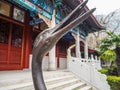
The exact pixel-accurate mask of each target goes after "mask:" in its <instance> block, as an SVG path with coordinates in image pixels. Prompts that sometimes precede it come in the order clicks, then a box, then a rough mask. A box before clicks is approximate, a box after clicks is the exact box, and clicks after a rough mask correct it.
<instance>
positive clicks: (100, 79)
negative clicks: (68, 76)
mask: <svg viewBox="0 0 120 90" xmlns="http://www.w3.org/2000/svg"><path fill="white" fill-rule="evenodd" d="M73 47H75V45H74V46H71V47H70V48H69V49H68V56H67V59H68V69H69V70H70V71H71V72H73V73H74V74H75V75H76V76H78V77H79V78H80V79H81V80H83V81H86V82H87V83H89V84H90V85H92V86H93V87H95V88H96V89H97V90H110V86H109V85H108V83H107V81H106V79H107V77H106V75H104V74H101V73H100V72H98V67H97V66H96V65H97V64H98V63H100V61H99V60H98V61H97V60H90V59H88V61H87V60H86V59H80V58H76V57H72V56H71V49H72V48H73ZM99 65H100V64H99ZM96 68H97V69H96Z"/></svg>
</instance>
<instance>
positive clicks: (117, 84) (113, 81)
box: [107, 76, 120, 90]
mask: <svg viewBox="0 0 120 90" xmlns="http://www.w3.org/2000/svg"><path fill="white" fill-rule="evenodd" d="M107 81H108V83H109V85H110V87H111V90H120V77H117V76H108V77H107Z"/></svg>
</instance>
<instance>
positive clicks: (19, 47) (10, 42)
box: [0, 0, 104, 70]
mask: <svg viewBox="0 0 120 90" xmlns="http://www.w3.org/2000/svg"><path fill="white" fill-rule="evenodd" d="M82 1H83V0H0V70H23V69H28V68H31V59H32V47H33V44H34V40H35V38H36V36H37V35H38V34H39V33H41V32H42V31H43V30H45V29H47V28H52V27H54V26H55V25H57V24H58V23H60V22H61V21H62V20H63V19H64V18H65V17H66V16H67V15H68V14H69V13H71V11H72V10H73V9H75V7H77V5H78V4H80V3H82ZM88 10H89V9H88V7H87V6H85V7H84V9H83V12H86V11H88ZM83 12H81V14H82V13H83ZM103 28H104V27H102V26H101V25H100V24H99V23H98V21H97V20H96V18H95V17H94V16H93V15H90V17H89V18H88V19H86V20H85V21H84V22H82V23H81V24H79V25H78V26H77V27H75V28H74V29H72V30H69V32H68V33H67V34H66V35H64V36H63V37H62V38H61V39H60V40H59V41H58V43H57V44H56V45H55V46H54V48H53V49H52V50H51V51H50V52H49V53H48V54H47V55H46V56H45V57H44V60H43V70H57V69H65V68H67V59H66V57H67V49H68V48H69V47H70V46H71V45H73V44H75V43H76V42H78V43H79V44H80V45H79V46H78V50H80V53H79V55H78V56H80V58H89V57H90V55H92V54H95V51H94V50H92V49H90V48H88V46H89V45H88V44H87V43H88V42H87V40H86V39H87V36H88V34H89V33H93V32H97V31H99V30H102V29H103ZM77 36H79V41H77ZM76 44H77V43H76ZM75 52H77V50H76V49H73V50H72V55H73V56H77V55H76V54H75Z"/></svg>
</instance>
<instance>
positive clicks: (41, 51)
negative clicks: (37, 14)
mask: <svg viewBox="0 0 120 90" xmlns="http://www.w3.org/2000/svg"><path fill="white" fill-rule="evenodd" d="M86 3H87V1H84V2H82V3H81V4H79V5H78V6H77V7H76V8H75V9H74V10H73V11H72V12H71V13H70V14H69V15H68V16H67V17H66V18H65V19H64V20H63V21H61V22H60V23H59V24H58V25H57V26H56V27H54V28H50V29H46V30H44V31H43V32H41V33H40V34H39V35H38V36H37V37H36V39H35V42H34V46H33V57H32V78H33V83H34V88H35V90H47V88H46V86H45V83H44V79H43V74H42V60H43V57H44V55H45V54H46V53H48V51H49V50H50V49H52V47H53V46H54V45H55V44H56V43H57V41H58V40H59V39H60V38H61V37H63V36H64V35H65V34H66V33H67V32H68V31H69V30H70V29H72V28H74V27H76V26H77V25H79V24H80V23H81V22H83V21H84V20H85V19H87V18H88V17H89V16H90V15H91V14H92V13H93V12H94V11H95V8H94V9H91V10H89V11H87V12H84V13H82V12H83V8H84V6H85V5H86ZM78 10H79V13H78ZM76 15H77V16H76ZM75 17H76V18H75Z"/></svg>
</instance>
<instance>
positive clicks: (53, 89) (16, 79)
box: [0, 71, 92, 90]
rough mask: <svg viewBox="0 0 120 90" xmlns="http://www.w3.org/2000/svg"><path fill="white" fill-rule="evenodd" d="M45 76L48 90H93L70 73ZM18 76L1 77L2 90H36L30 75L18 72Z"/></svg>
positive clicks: (45, 74)
mask: <svg viewBox="0 0 120 90" xmlns="http://www.w3.org/2000/svg"><path fill="white" fill-rule="evenodd" d="M43 74H44V75H43V76H44V80H45V84H46V87H47V90H92V89H91V87H90V86H89V87H88V86H86V83H83V82H81V81H80V80H79V79H78V78H77V77H75V76H74V75H73V74H72V73H71V72H68V71H52V72H45V73H43ZM16 75H17V76H16ZM16 75H14V74H12V73H11V74H10V75H9V78H1V77H0V90H34V86H33V82H32V77H31V74H30V73H25V74H24V75H23V73H19V72H17V73H16ZM18 75H19V76H18ZM26 75H29V76H26ZM2 77H4V76H2ZM10 77H11V78H10Z"/></svg>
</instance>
